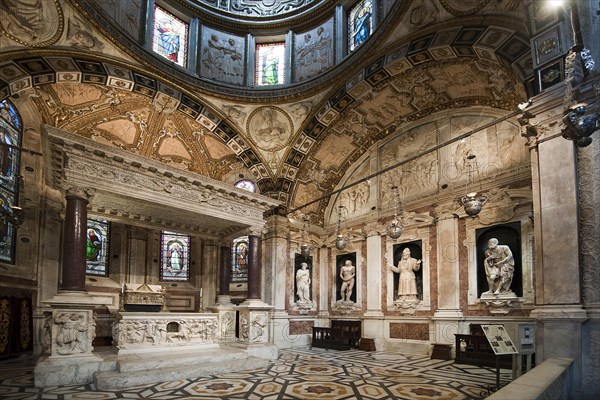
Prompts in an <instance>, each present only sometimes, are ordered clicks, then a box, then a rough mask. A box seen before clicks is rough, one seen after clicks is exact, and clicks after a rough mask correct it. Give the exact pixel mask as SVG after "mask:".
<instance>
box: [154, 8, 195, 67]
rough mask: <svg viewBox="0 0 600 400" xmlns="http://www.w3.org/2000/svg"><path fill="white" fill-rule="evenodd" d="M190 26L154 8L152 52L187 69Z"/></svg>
mask: <svg viewBox="0 0 600 400" xmlns="http://www.w3.org/2000/svg"><path fill="white" fill-rule="evenodd" d="M188 29H189V25H188V24H187V23H185V22H184V21H183V20H181V19H179V18H177V17H176V16H174V15H172V14H171V13H169V12H167V11H165V10H164V9H162V8H160V7H159V6H154V27H153V34H152V50H154V51H155V52H156V53H158V54H160V55H161V56H163V57H165V58H167V59H169V60H171V61H173V62H174V63H175V64H177V65H180V66H182V67H184V68H185V66H186V64H187V59H186V55H187V46H188Z"/></svg>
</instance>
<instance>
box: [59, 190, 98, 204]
mask: <svg viewBox="0 0 600 400" xmlns="http://www.w3.org/2000/svg"><path fill="white" fill-rule="evenodd" d="M95 194H96V191H95V190H94V189H92V188H83V187H79V186H68V187H67V188H66V190H65V196H66V197H78V198H80V199H84V200H87V201H90V200H91V199H92V198H93V197H94V195H95Z"/></svg>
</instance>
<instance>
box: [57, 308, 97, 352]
mask: <svg viewBox="0 0 600 400" xmlns="http://www.w3.org/2000/svg"><path fill="white" fill-rule="evenodd" d="M51 323H52V327H51V331H52V332H51V336H52V339H51V340H52V356H53V357H54V356H77V355H87V354H91V353H92V350H93V349H94V348H93V346H92V341H93V340H94V337H95V336H96V322H95V320H94V314H93V311H91V310H69V309H55V310H53V312H52V319H51ZM46 329H47V328H46Z"/></svg>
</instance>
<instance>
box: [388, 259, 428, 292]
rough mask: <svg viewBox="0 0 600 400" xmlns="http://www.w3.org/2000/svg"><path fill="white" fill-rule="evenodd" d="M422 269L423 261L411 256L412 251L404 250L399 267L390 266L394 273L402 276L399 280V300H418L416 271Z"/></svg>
mask: <svg viewBox="0 0 600 400" xmlns="http://www.w3.org/2000/svg"><path fill="white" fill-rule="evenodd" d="M419 268H421V260H417V259H416V258H414V257H411V256H410V249H409V248H408V247H407V248H405V249H404V250H402V256H401V257H400V260H399V261H398V267H394V266H390V269H391V270H392V271H393V272H396V273H398V274H400V277H399V278H398V299H404V300H417V294H418V292H417V278H416V277H415V273H414V271H418V270H419Z"/></svg>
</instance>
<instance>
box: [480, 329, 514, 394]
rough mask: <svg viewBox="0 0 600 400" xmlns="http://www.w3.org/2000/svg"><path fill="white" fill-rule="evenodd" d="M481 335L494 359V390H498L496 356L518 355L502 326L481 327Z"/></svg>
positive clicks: (498, 364)
mask: <svg viewBox="0 0 600 400" xmlns="http://www.w3.org/2000/svg"><path fill="white" fill-rule="evenodd" d="M481 328H482V329H483V334H484V335H485V337H486V339H487V340H488V342H489V344H490V346H491V347H492V350H494V355H495V357H496V390H499V389H500V360H499V358H498V356H500V355H505V354H519V351H518V350H517V348H516V347H515V345H514V343H513V341H512V339H511V338H510V336H508V332H506V330H505V329H504V325H481Z"/></svg>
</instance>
